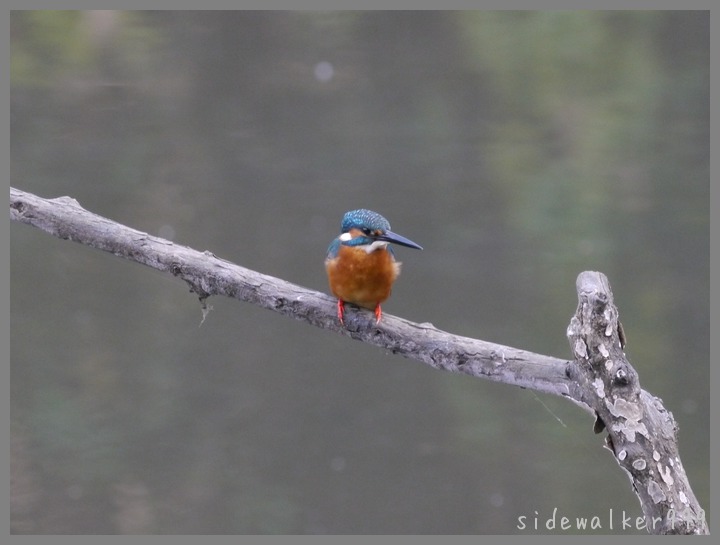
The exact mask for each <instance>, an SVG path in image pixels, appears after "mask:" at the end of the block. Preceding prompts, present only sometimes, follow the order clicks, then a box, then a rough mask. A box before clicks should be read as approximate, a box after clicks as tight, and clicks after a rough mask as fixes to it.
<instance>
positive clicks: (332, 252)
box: [325, 237, 340, 259]
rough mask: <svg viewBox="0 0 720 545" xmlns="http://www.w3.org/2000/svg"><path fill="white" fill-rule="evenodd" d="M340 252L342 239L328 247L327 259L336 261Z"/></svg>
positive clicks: (334, 241)
mask: <svg viewBox="0 0 720 545" xmlns="http://www.w3.org/2000/svg"><path fill="white" fill-rule="evenodd" d="M339 250H340V237H338V238H336V239H335V240H333V241H332V242H331V243H330V246H328V249H327V255H326V256H325V259H335V258H336V257H337V255H338V251H339Z"/></svg>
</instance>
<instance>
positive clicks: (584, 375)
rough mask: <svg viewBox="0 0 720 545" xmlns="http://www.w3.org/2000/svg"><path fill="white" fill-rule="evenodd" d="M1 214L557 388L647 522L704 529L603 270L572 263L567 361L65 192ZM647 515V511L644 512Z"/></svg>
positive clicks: (187, 277)
mask: <svg viewBox="0 0 720 545" xmlns="http://www.w3.org/2000/svg"><path fill="white" fill-rule="evenodd" d="M10 217H11V219H13V220H15V221H18V222H22V223H27V224H30V225H33V226H35V227H37V228H39V229H42V230H43V231H46V232H48V233H50V234H52V235H54V236H56V237H58V238H62V239H67V240H73V241H75V242H79V243H81V244H84V245H86V246H91V247H93V248H97V249H100V250H104V251H106V252H110V253H112V254H114V255H117V256H120V257H124V258H125V259H129V260H131V261H135V262H137V263H142V264H143V265H147V266H149V267H152V268H154V269H158V270H160V271H165V272H169V273H171V274H173V275H174V276H177V277H178V278H181V279H182V280H184V281H185V282H187V283H188V285H189V286H190V288H191V291H193V292H194V293H196V294H197V295H198V297H199V298H200V301H201V303H202V304H203V309H205V308H206V307H205V300H206V299H207V298H208V297H209V296H211V295H224V296H226V297H233V298H235V299H239V300H241V301H246V302H248V303H252V304H254V305H257V306H260V307H263V308H267V309H270V310H273V311H275V312H279V313H281V314H284V315H287V316H291V317H293V318H295V319H297V320H302V321H305V322H308V323H309V324H311V325H314V326H316V327H320V328H324V329H329V330H333V331H336V332H338V333H340V334H342V335H346V336H349V337H351V338H353V339H355V340H359V341H362V342H365V343H368V344H372V345H375V346H379V347H381V348H384V349H385V350H389V351H391V352H393V353H395V354H400V355H402V356H405V357H407V358H411V359H415V360H418V361H421V362H423V363H425V364H427V365H430V366H431V367H434V368H436V369H441V370H444V371H450V372H454V373H465V374H468V375H471V376H474V377H480V378H485V379H489V380H494V381H497V382H503V383H505V384H511V385H514V386H520V387H522V388H528V389H532V390H536V391H539V392H544V393H549V394H555V395H559V396H562V397H565V398H567V399H569V400H571V401H574V402H575V403H577V404H579V405H580V406H581V407H583V408H584V409H586V410H588V411H590V412H591V413H592V414H593V415H595V416H596V418H597V420H596V425H595V426H596V427H595V429H596V431H597V432H600V431H602V429H603V428H606V429H607V431H608V437H607V446H608V447H609V449H610V450H611V451H612V452H613V453H614V455H615V457H616V459H617V461H618V463H619V464H620V466H621V467H622V468H623V469H625V470H626V472H627V473H628V474H629V476H630V478H631V481H632V484H633V488H634V489H635V492H636V494H637V495H638V498H639V499H640V503H641V505H642V508H643V512H644V513H645V517H646V521H647V528H648V531H649V532H651V533H683V534H685V533H696V534H704V533H708V528H707V523H706V522H705V514H704V512H703V510H702V509H701V508H700V506H699V505H698V503H697V500H696V499H695V496H694V495H693V492H692V490H691V488H690V485H689V483H688V481H687V476H686V474H685V470H684V468H683V466H682V464H681V462H680V457H679V455H678V449H677V436H676V432H677V425H676V424H675V421H674V419H673V417H672V414H671V413H669V412H667V411H666V410H665V409H664V407H663V406H662V402H661V400H659V399H658V398H656V397H653V396H652V395H650V394H649V393H647V392H645V391H644V390H641V388H640V384H639V382H638V376H637V373H636V372H635V370H634V369H633V368H632V366H631V365H630V363H629V362H628V361H627V359H626V358H625V354H624V352H623V347H624V340H622V337H623V336H622V329H621V326H620V325H619V321H618V320H617V316H618V313H617V309H616V307H615V305H614V303H613V298H612V292H611V291H610V286H609V284H608V282H607V278H606V277H605V276H604V275H603V274H602V273H595V272H585V273H581V274H580V276H579V277H578V281H577V290H578V299H579V305H578V309H577V312H576V314H575V316H573V318H572V320H571V322H570V326H569V327H568V330H567V334H568V339H569V340H570V344H571V348H572V350H573V354H574V357H575V360H574V361H569V360H562V359H557V358H553V357H550V356H544V355H541V354H534V353H532V352H527V351H525V350H519V349H517V348H512V347H508V346H503V345H499V344H494V343H489V342H485V341H481V340H477V339H471V338H468V337H461V336H458V335H453V334H451V333H447V332H445V331H441V330H439V329H437V328H435V327H434V326H433V325H432V324H429V323H423V324H417V323H413V322H410V321H407V320H404V319H402V318H398V317H396V316H392V315H389V314H384V315H383V321H382V322H381V324H380V325H376V324H375V320H374V316H373V314H372V313H370V312H353V313H348V314H346V317H345V326H346V327H342V326H341V325H340V323H339V321H338V320H337V316H336V313H335V310H336V307H335V303H336V301H335V299H334V298H332V297H330V296H328V295H326V294H323V293H320V292H317V291H314V290H309V289H307V288H304V287H302V286H298V285H296V284H292V283H290V282H286V281H284V280H281V279H279V278H275V277H272V276H268V275H265V274H261V273H258V272H255V271H251V270H249V269H246V268H244V267H240V266H238V265H235V264H233V263H230V262H228V261H225V260H223V259H220V258H218V257H216V256H215V255H213V254H212V253H211V252H207V251H206V252H199V251H197V250H193V249H191V248H188V247H186V246H181V245H179V244H175V243H173V242H170V241H168V240H164V239H162V238H158V237H154V236H151V235H149V234H147V233H143V232H140V231H136V230H134V229H131V228H129V227H126V226H124V225H121V224H118V223H116V222H114V221H112V220H109V219H107V218H103V217H101V216H98V215H96V214H93V213H91V212H88V211H87V210H85V209H84V208H82V207H81V206H80V204H79V203H78V202H77V201H76V200H75V199H72V198H69V197H60V198H57V199H43V198H41V197H38V196H36V195H33V194H31V193H26V192H24V191H20V190H17V189H14V188H10ZM653 521H656V522H655V523H653Z"/></svg>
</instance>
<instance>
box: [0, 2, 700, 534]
mask: <svg viewBox="0 0 720 545" xmlns="http://www.w3.org/2000/svg"><path fill="white" fill-rule="evenodd" d="M10 29H11V85H12V91H11V100H12V102H11V104H12V109H11V115H12V118H11V122H12V126H11V131H12V132H11V135H12V136H11V145H12V166H11V169H12V178H11V183H12V185H13V186H16V187H18V188H20V189H23V190H26V191H30V192H33V193H36V194H38V195H41V196H43V197H49V198H52V197H58V196H62V195H69V196H72V197H74V198H76V199H77V200H79V201H80V203H81V204H82V205H83V206H84V207H86V208H87V209H89V210H91V211H93V212H96V213H98V214H101V215H104V216H107V217H110V218H112V219H114V220H117V221H119V222H120V223H123V224H126V225H128V226H131V227H133V228H136V229H140V230H143V231H147V232H149V233H151V234H153V235H159V236H163V237H166V238H169V239H172V240H174V241H176V242H177V243H180V244H184V245H188V246H191V247H193V248H195V249H198V250H209V251H212V252H213V253H215V254H216V255H218V256H220V257H222V258H225V259H228V260H231V261H234V262H236V263H238V264H240V265H243V266H245V267H249V268H251V269H254V270H257V271H260V272H263V273H267V274H271V275H275V276H278V277H281V278H283V279H286V280H289V281H291V282H295V283H298V284H302V285H304V286H307V287H310V288H314V289H318V290H322V291H325V292H327V286H326V279H325V273H324V269H323V259H324V256H325V250H326V248H327V245H328V243H329V242H330V240H331V239H332V238H333V237H334V236H336V234H337V232H338V230H339V224H340V219H341V216H342V214H343V213H344V212H345V211H346V210H349V209H352V208H360V207H366V208H371V209H373V210H377V211H378V212H380V213H382V214H383V215H385V216H386V217H387V218H388V219H389V220H390V222H391V224H392V226H393V229H394V230H395V231H397V232H399V233H401V234H403V235H405V236H407V237H410V238H411V239H413V240H415V241H417V242H418V243H420V244H422V245H423V246H424V248H425V250H424V251H423V252H414V251H411V250H407V249H403V248H399V249H398V251H397V254H398V255H399V258H400V260H401V261H403V262H404V270H403V275H402V276H401V277H400V279H399V281H398V283H397V284H396V288H395V290H394V294H393V297H392V298H391V299H390V300H389V301H388V302H387V303H386V304H385V305H383V310H384V311H385V312H386V313H388V314H398V315H401V316H403V317H406V318H408V319H411V320H414V321H420V322H424V321H429V322H432V323H433V324H435V325H436V326H437V327H439V328H441V329H444V330H447V331H451V332H453V333H457V334H461V335H467V336H471V337H476V338H480V339H484V340H487V341H492V342H497V343H502V344H507V345H511V346H515V347H518V348H523V349H527V350H531V351H535V352H540V353H545V354H548V355H553V356H557V357H561V358H569V357H570V350H569V347H568V344H567V340H566V337H565V329H566V327H567V325H568V323H569V319H570V316H571V315H572V314H573V312H574V311H575V308H576V305H577V299H576V292H575V278H576V277H577V274H578V273H579V272H581V271H583V270H600V271H603V272H604V273H606V274H607V275H608V277H609V279H610V282H611V285H612V287H613V290H614V292H615V297H616V302H617V304H618V306H619V309H620V314H621V319H622V321H623V324H624V326H625V332H626V335H627V337H628V345H627V353H628V356H629V358H630V360H631V362H632V364H633V365H634V366H635V367H636V369H637V370H638V372H639V374H640V379H641V384H642V386H643V387H644V388H645V389H646V390H648V391H650V392H651V393H653V394H654V395H656V396H659V397H661V398H662V399H663V401H664V403H665V406H666V408H667V409H668V410H670V411H672V412H673V414H674V415H675V417H676V419H677V421H678V423H679V426H680V453H681V456H682V461H683V464H684V465H685V467H686V469H687V472H688V474H689V478H690V482H691V485H692V486H693V489H694V492H695V493H696V495H697V496H698V499H699V501H700V503H701V505H702V506H703V507H704V508H705V509H706V510H707V509H709V311H708V306H709V305H708V302H709V263H708V257H709V35H710V31H709V12H697V11H695V12H692V11H668V12H652V11H649V12H632V11H623V12H612V11H608V12H372V11H370V12H322V13H316V12H262V11H260V12H244V11H235V12H223V11H212V12H211V11H208V12H189V11H182V12H180V11H178V12H172V11H170V12H153V11H147V12H112V11H98V12H72V11H65V12H52V11H24V12H13V13H12V15H11V19H10ZM11 237H12V238H11V249H12V255H11V267H12V274H11V282H12V292H11V293H12V308H11V356H12V369H11V394H12V413H11V419H12V427H11V430H12V494H11V500H12V519H11V522H12V531H13V532H15V533H76V534H87V533H191V534H197V533H202V534H218V533H223V534H243V533H336V534H354V533H357V534H371V533H372V534H395V533H411V534H436V533H447V534H485V533H499V534H508V533H510V534H512V533H531V532H536V531H537V532H548V530H547V529H545V528H544V527H543V524H544V521H545V520H546V519H547V518H548V517H550V516H552V510H553V509H554V508H557V510H558V511H557V512H558V516H560V515H562V516H568V517H571V518H574V517H576V516H584V517H592V516H599V517H601V518H602V522H603V527H602V529H601V530H596V532H597V533H612V532H623V531H624V532H625V533H640V534H642V533H645V531H644V530H642V529H640V530H636V529H625V530H622V529H621V528H620V519H619V517H620V516H621V514H622V512H623V511H624V512H625V514H627V515H631V516H633V517H635V516H640V515H641V514H642V512H641V510H640V506H639V503H638V500H637V498H636V496H635V495H634V494H633V492H632V490H631V486H630V482H629V480H628V478H627V476H626V475H625V474H624V473H623V471H622V470H621V469H620V468H619V467H618V466H617V464H616V463H615V461H614V459H613V457H612V456H611V454H610V453H609V452H608V451H607V450H605V449H603V448H602V443H603V436H602V435H594V434H593V433H592V424H593V422H592V419H591V418H590V417H589V415H588V414H587V413H585V412H584V411H582V410H580V409H578V408H577V407H576V406H574V405H572V404H570V403H568V402H566V401H564V400H561V399H558V398H554V397H550V396H544V395H540V394H535V393H533V392H530V391H527V390H521V389H519V388H512V387H508V386H504V385H499V384H495V383H490V382H486V381H483V380H477V379H472V378H470V377H467V376H452V375H450V374H446V373H441V372H437V371H434V370H432V369H430V368H428V367H426V366H423V365H422V364H419V363H417V362H413V361H410V360H405V359H403V358H400V357H397V356H393V355H391V354H386V353H384V352H383V351H381V350H378V349H376V348H373V347H369V346H365V345H362V344H360V343H356V342H352V341H351V340H349V339H347V338H344V337H341V336H338V335H335V334H331V333H329V332H326V331H322V330H318V329H314V328H311V327H308V326H307V325H305V324H303V323H300V322H296V321H293V320H288V319H287V318H285V317H282V316H280V315H277V314H274V313H272V312H267V311H265V310H261V309H258V308H255V307H253V306H250V305H247V304H243V303H240V302H237V301H234V300H227V299H218V298H213V299H211V300H210V302H209V303H210V304H211V305H212V306H213V308H214V310H213V311H212V312H211V313H210V314H209V316H208V318H207V319H206V320H205V322H204V323H203V324H202V325H200V322H201V318H202V316H201V311H200V306H199V304H198V301H197V299H196V297H195V296H194V295H192V294H190V293H188V289H187V286H186V285H185V284H184V283H183V282H182V281H180V280H177V279H175V278H173V277H171V276H168V275H165V274H161V273H159V272H157V271H153V270H150V269H147V268H144V267H142V266H139V265H136V264H134V263H130V262H127V261H124V260H121V259H118V258H116V257H113V256H112V255H109V254H105V253H102V252H99V251H96V250H93V249H89V248H86V247H83V246H80V245H77V244H73V243H70V242H65V241H61V240H58V239H56V238H53V237H51V236H48V235H47V234H45V233H43V232H41V231H39V230H37V229H33V228H30V227H27V226H25V225H20V224H13V225H12V230H11ZM610 509H612V510H613V512H614V513H615V517H616V518H615V521H614V524H615V527H614V530H611V529H610V528H609V520H608V519H609V510H610ZM536 511H537V514H538V518H539V521H540V522H539V528H538V530H535V529H534V528H533V527H532V525H533V524H534V522H533V519H534V517H535V512H536ZM520 516H526V517H527V519H526V524H527V525H528V527H527V528H525V529H520V528H518V517H520ZM556 532H558V533H583V532H582V531H575V530H572V531H568V532H561V531H559V530H557V529H556Z"/></svg>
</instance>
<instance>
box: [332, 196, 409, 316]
mask: <svg viewBox="0 0 720 545" xmlns="http://www.w3.org/2000/svg"><path fill="white" fill-rule="evenodd" d="M391 243H393V244H399V245H400V246H407V247H408V248H415V249H417V250H422V246H420V245H419V244H416V243H415V242H413V241H412V240H410V239H407V238H405V237H403V236H401V235H398V234H397V233H393V232H392V231H391V230H390V223H389V222H388V220H386V219H385V218H384V217H383V216H381V215H380V214H378V213H377V212H373V211H372V210H366V209H364V208H361V209H358V210H350V211H349V212H346V213H345V215H344V216H343V218H342V222H341V224H340V235H339V236H338V237H337V238H335V239H334V240H333V241H332V242H331V243H330V246H329V247H328V250H327V256H326V257H325V271H326V272H327V276H328V283H329V284H330V291H331V292H332V293H333V295H334V296H335V297H337V300H338V302H337V316H338V318H339V319H340V323H341V324H342V325H345V320H344V317H345V303H352V304H354V305H357V306H359V307H363V308H367V309H370V310H374V312H375V319H376V321H375V323H376V324H379V323H380V320H381V318H382V309H381V308H380V304H381V303H382V302H384V301H385V300H386V299H387V298H388V297H390V292H391V289H392V285H393V283H394V282H395V280H396V279H397V277H398V275H399V274H400V265H401V264H400V263H399V262H398V261H396V260H395V254H394V252H393V250H392V248H391V247H390V244H391Z"/></svg>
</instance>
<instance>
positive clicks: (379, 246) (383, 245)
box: [360, 240, 388, 254]
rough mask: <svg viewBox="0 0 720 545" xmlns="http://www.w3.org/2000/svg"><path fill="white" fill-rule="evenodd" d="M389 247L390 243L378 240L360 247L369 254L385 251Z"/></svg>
mask: <svg viewBox="0 0 720 545" xmlns="http://www.w3.org/2000/svg"><path fill="white" fill-rule="evenodd" d="M387 245H388V243H387V242H385V241H384V240H376V241H375V242H373V243H372V244H363V245H362V246H360V247H361V248H362V249H363V250H365V251H366V252H367V253H369V254H371V253H373V252H374V251H375V250H381V249H383V248H386V247H387Z"/></svg>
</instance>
